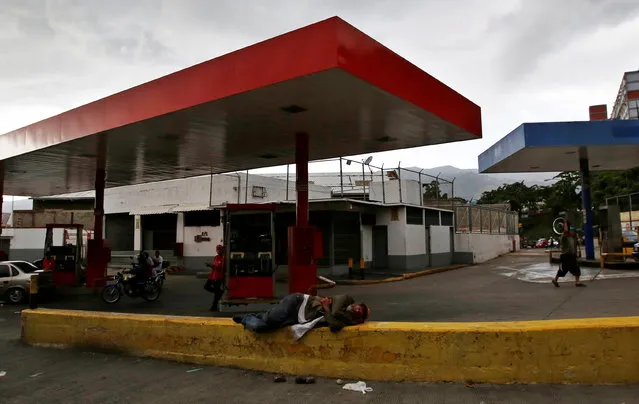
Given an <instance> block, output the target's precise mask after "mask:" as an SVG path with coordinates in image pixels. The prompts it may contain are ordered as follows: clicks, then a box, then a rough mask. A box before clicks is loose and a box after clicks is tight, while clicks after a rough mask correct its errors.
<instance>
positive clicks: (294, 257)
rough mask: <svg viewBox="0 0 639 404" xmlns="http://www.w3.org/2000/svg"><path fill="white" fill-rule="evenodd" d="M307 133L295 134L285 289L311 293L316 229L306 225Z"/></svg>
mask: <svg viewBox="0 0 639 404" xmlns="http://www.w3.org/2000/svg"><path fill="white" fill-rule="evenodd" d="M308 149H309V142H308V134H307V133H297V134H296V135H295V164H296V181H295V188H296V190H297V204H296V216H297V218H296V219H297V220H296V223H295V226H294V227H289V229H288V291H289V293H313V290H312V286H314V285H315V284H316V283H317V263H316V261H315V259H316V258H318V254H317V251H316V250H317V249H316V248H315V244H316V239H317V236H316V234H317V231H316V229H315V228H313V227H310V226H309V224H308V158H309V150H308Z"/></svg>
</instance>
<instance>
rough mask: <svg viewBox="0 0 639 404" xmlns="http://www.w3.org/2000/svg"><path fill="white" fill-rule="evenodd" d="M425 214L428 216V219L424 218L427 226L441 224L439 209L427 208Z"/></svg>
mask: <svg viewBox="0 0 639 404" xmlns="http://www.w3.org/2000/svg"><path fill="white" fill-rule="evenodd" d="M424 216H426V219H425V220H424V224H426V226H439V211H438V210H430V209H426V210H425V211H424Z"/></svg>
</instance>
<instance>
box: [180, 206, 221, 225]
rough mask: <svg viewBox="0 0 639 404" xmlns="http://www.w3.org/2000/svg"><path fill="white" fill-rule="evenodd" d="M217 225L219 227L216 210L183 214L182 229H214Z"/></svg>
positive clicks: (218, 212) (218, 213) (217, 211)
mask: <svg viewBox="0 0 639 404" xmlns="http://www.w3.org/2000/svg"><path fill="white" fill-rule="evenodd" d="M219 225H220V211H219V210H217V209H216V210H202V211H197V212H185V213H184V227H199V226H211V227H216V226H219Z"/></svg>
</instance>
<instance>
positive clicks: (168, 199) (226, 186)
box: [104, 174, 331, 214]
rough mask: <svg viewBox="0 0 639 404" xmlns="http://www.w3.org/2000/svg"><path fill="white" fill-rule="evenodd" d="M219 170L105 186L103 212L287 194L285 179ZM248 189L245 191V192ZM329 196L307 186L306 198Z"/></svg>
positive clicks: (325, 190) (325, 189) (291, 192)
mask: <svg viewBox="0 0 639 404" xmlns="http://www.w3.org/2000/svg"><path fill="white" fill-rule="evenodd" d="M246 178H247V176H246V174H222V175H214V176H213V178H212V181H211V177H210V176H200V177H192V178H185V179H180V180H171V181H162V182H155V183H147V184H138V185H130V186H125V187H117V188H108V189H106V190H105V195H104V207H105V212H106V213H107V214H113V213H129V212H134V211H140V210H144V209H145V208H150V207H158V206H170V205H191V206H193V205H198V206H209V203H210V204H211V205H213V206H215V205H221V204H225V203H245V202H246V203H266V202H276V201H284V200H286V198H287V193H286V188H287V183H286V180H280V179H277V178H270V177H264V176H260V175H250V174H249V176H248V188H247V179H246ZM254 187H263V188H264V190H265V197H263V198H261V197H258V196H254V193H253V190H254ZM247 190H248V193H247ZM330 197H331V190H330V188H329V187H324V186H320V185H310V186H309V198H310V199H324V198H330ZM288 200H290V201H294V200H296V193H295V182H294V181H289V183H288Z"/></svg>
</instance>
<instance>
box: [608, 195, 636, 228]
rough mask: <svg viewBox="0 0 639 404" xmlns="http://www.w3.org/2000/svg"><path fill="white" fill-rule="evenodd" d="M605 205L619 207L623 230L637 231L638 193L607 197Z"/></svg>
mask: <svg viewBox="0 0 639 404" xmlns="http://www.w3.org/2000/svg"><path fill="white" fill-rule="evenodd" d="M606 205H617V206H618V207H619V212H620V219H621V228H622V229H623V230H630V229H633V230H637V229H639V192H635V193H632V194H625V195H617V196H611V197H608V198H606Z"/></svg>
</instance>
